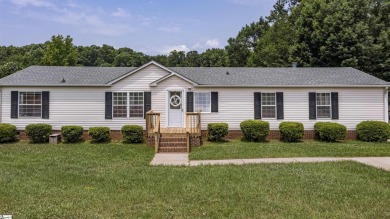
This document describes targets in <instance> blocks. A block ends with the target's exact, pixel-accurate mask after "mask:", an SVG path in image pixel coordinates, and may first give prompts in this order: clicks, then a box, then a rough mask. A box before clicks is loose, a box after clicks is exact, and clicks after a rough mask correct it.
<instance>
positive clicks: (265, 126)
mask: <svg viewBox="0 0 390 219" xmlns="http://www.w3.org/2000/svg"><path fill="white" fill-rule="evenodd" d="M240 128H241V131H242V133H243V135H244V139H245V140H248V141H255V142H258V141H265V139H266V138H267V136H268V134H269V123H268V122H265V121H261V120H245V121H243V122H241V124H240Z"/></svg>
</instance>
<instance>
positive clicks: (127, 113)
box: [112, 91, 129, 119]
mask: <svg viewBox="0 0 390 219" xmlns="http://www.w3.org/2000/svg"><path fill="white" fill-rule="evenodd" d="M115 93H126V94H127V97H126V117H115V116H114V106H125V105H115V104H114V101H115V98H114V94H115ZM128 106H129V92H124V91H116V92H112V118H113V119H128V118H129V112H128V111H129V109H128Z"/></svg>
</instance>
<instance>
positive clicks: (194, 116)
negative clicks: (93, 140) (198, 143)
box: [186, 112, 202, 152]
mask: <svg viewBox="0 0 390 219" xmlns="http://www.w3.org/2000/svg"><path fill="white" fill-rule="evenodd" d="M201 128H202V127H201V122H200V112H187V113H186V132H187V152H190V150H191V148H190V138H191V137H200V136H201V135H202V131H201Z"/></svg>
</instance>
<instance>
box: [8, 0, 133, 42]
mask: <svg viewBox="0 0 390 219" xmlns="http://www.w3.org/2000/svg"><path fill="white" fill-rule="evenodd" d="M12 1H13V2H14V4H17V5H20V6H24V5H26V6H27V5H34V6H37V7H46V8H47V10H45V11H36V10H35V11H34V10H32V9H30V8H27V7H26V8H21V9H20V11H19V12H18V13H19V14H21V15H24V16H28V17H31V18H35V19H40V20H49V21H54V22H57V23H61V24H66V25H71V26H74V27H76V28H78V29H79V30H80V32H83V33H94V34H98V35H104V36H122V35H125V34H127V33H130V32H133V31H134V27H132V26H131V25H130V24H129V21H128V19H127V20H126V21H123V19H120V20H118V19H114V20H113V19H112V17H111V18H110V15H111V16H114V14H112V13H110V12H107V11H104V10H103V9H101V8H91V7H89V6H87V5H81V4H77V3H72V2H66V3H64V5H60V4H58V5H54V4H49V3H48V2H47V1H43V0H12ZM114 13H115V16H116V17H119V16H121V17H124V16H130V14H129V13H128V12H126V11H125V10H123V9H121V8H118V9H117V10H116V11H115V12H114Z"/></svg>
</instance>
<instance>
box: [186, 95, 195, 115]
mask: <svg viewBox="0 0 390 219" xmlns="http://www.w3.org/2000/svg"><path fill="white" fill-rule="evenodd" d="M187 112H194V92H187Z"/></svg>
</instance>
